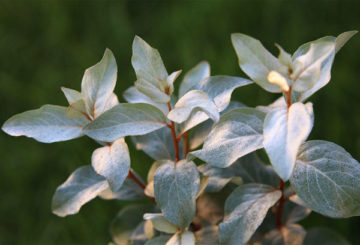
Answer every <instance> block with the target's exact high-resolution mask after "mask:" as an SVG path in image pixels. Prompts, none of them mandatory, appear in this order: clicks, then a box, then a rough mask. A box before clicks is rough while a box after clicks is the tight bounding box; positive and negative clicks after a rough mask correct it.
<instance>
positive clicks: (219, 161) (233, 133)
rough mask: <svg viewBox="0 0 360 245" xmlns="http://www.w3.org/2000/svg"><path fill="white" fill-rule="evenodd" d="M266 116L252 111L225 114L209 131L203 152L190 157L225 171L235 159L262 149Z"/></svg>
mask: <svg viewBox="0 0 360 245" xmlns="http://www.w3.org/2000/svg"><path fill="white" fill-rule="evenodd" d="M264 118H265V113H263V112H261V111H259V110H256V109H252V108H238V109H234V110H231V111H230V112H228V113H226V114H224V115H223V116H222V117H221V119H220V121H219V123H217V124H216V125H215V126H214V127H213V129H212V130H211V132H210V134H209V136H208V138H207V139H206V140H205V143H204V146H203V149H202V150H198V151H193V152H191V155H193V156H195V157H198V158H200V159H201V160H203V161H205V162H207V163H210V164H211V165H213V166H216V167H220V168H224V167H228V166H230V165H231V164H232V163H233V162H234V161H236V159H238V158H240V157H242V156H244V155H246V154H248V153H250V152H253V151H255V150H257V149H260V148H262V147H263V145H262V141H263V135H262V130H263V120H264Z"/></svg>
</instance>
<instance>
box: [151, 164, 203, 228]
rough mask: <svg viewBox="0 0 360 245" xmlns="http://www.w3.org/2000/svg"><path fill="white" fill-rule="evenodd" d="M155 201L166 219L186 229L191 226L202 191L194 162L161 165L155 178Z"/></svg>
mask: <svg viewBox="0 0 360 245" xmlns="http://www.w3.org/2000/svg"><path fill="white" fill-rule="evenodd" d="M154 190H155V199H156V202H157V204H158V206H159V207H160V208H161V210H162V213H163V214H164V216H165V218H166V219H167V220H168V221H170V222H171V223H173V224H175V225H177V226H178V227H179V228H181V229H184V228H186V227H188V226H189V225H190V223H191V222H192V220H193V218H194V216H195V209H196V204H195V200H196V196H197V194H198V192H199V190H200V176H199V172H198V170H197V168H196V165H195V164H194V163H193V162H187V161H186V160H181V161H179V162H177V163H176V166H175V164H174V163H171V162H170V163H167V164H163V165H161V166H160V167H159V168H158V169H157V170H156V172H155V176H154Z"/></svg>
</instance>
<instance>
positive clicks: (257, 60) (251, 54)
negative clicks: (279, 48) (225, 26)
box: [231, 33, 281, 93]
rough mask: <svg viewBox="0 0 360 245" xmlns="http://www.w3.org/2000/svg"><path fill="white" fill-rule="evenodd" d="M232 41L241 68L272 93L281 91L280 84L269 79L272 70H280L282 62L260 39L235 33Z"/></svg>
mask: <svg viewBox="0 0 360 245" xmlns="http://www.w3.org/2000/svg"><path fill="white" fill-rule="evenodd" d="M231 41H232V44H233V46H234V49H235V52H236V54H237V57H238V59H239V65H240V68H241V69H242V70H243V71H244V72H245V73H246V74H247V75H248V76H249V77H250V78H251V79H252V80H253V81H254V82H255V83H257V84H258V85H259V86H261V87H262V88H263V89H265V90H266V91H269V92H271V93H280V92H281V89H280V87H279V86H277V85H274V84H271V83H269V82H268V80H267V75H268V74H269V72H270V71H273V70H274V71H279V69H280V67H281V64H280V62H279V60H278V59H276V58H275V57H274V56H273V55H272V54H271V53H270V52H269V51H267V50H266V49H265V48H264V46H263V45H262V44H261V42H260V41H259V40H256V39H254V38H252V37H250V36H247V35H244V34H240V33H234V34H232V35H231Z"/></svg>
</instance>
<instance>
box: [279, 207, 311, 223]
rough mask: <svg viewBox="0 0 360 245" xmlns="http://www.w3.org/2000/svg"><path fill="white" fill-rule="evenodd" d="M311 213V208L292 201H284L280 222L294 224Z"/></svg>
mask: <svg viewBox="0 0 360 245" xmlns="http://www.w3.org/2000/svg"><path fill="white" fill-rule="evenodd" d="M310 213H311V209H309V208H307V207H304V206H301V205H298V204H295V203H294V202H285V204H284V209H283V216H282V217H283V219H282V224H294V223H297V222H299V221H301V220H303V219H305V218H306V217H307V216H309V214H310Z"/></svg>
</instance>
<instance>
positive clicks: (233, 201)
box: [2, 31, 360, 245]
mask: <svg viewBox="0 0 360 245" xmlns="http://www.w3.org/2000/svg"><path fill="white" fill-rule="evenodd" d="M355 33H356V32H355V31H350V32H345V33H343V34H341V35H339V36H338V37H324V38H320V39H318V40H315V41H312V42H309V43H306V44H304V45H302V46H300V47H299V49H298V50H296V51H295V53H294V54H293V55H290V54H288V53H287V52H286V51H284V50H283V49H282V48H281V47H280V46H279V45H277V47H278V48H279V51H280V54H279V56H278V58H276V57H275V56H273V55H272V54H271V53H270V52H269V51H267V50H266V49H265V48H264V47H263V45H262V44H261V43H260V41H258V40H256V39H254V38H252V37H249V36H247V35H244V34H233V35H232V36H231V39H232V43H233V46H234V49H235V52H236V54H237V56H238V60H239V66H240V68H241V69H242V70H243V72H245V73H246V74H247V75H248V76H249V78H250V79H251V80H249V79H245V78H240V77H233V76H226V75H217V76H211V75H210V65H209V64H208V62H205V61H203V62H201V63H199V64H198V65H197V66H195V67H194V68H193V69H191V70H190V71H189V72H187V73H186V74H185V76H184V78H183V81H182V82H181V83H180V89H179V93H178V96H177V95H176V93H175V87H174V83H175V82H176V79H177V78H178V76H179V75H180V73H181V70H180V71H175V72H172V73H170V74H169V73H168V72H167V70H166V68H165V65H164V64H163V61H162V59H161V56H160V54H159V52H158V51H157V50H156V49H154V48H152V47H151V46H150V45H149V44H147V43H146V42H145V41H144V40H142V39H141V38H140V37H137V36H136V37H135V39H134V42H133V46H132V48H133V56H132V59H131V63H132V65H133V68H134V70H135V73H136V77H137V81H136V82H135V86H133V87H130V88H129V89H128V90H126V91H125V93H124V98H125V99H126V100H127V101H128V103H119V101H118V98H117V96H116V95H115V94H114V92H113V91H114V88H115V84H116V80H117V65H116V61H115V58H114V56H113V54H112V52H111V51H110V50H108V49H106V50H105V53H104V56H103V58H102V59H101V60H100V62H99V63H97V64H95V65H94V66H92V67H90V68H88V69H87V70H86V71H85V73H84V76H83V79H82V83H81V92H78V91H75V90H72V89H68V88H62V91H63V92H64V95H65V97H66V99H67V100H68V103H69V106H68V107H61V106H54V105H45V106H43V107H41V108H40V109H37V110H31V111H27V112H24V113H21V114H18V115H15V116H13V117H11V118H10V119H8V120H7V121H6V122H5V123H4V125H3V127H2V129H3V131H5V132H6V133H8V134H10V135H13V136H20V135H24V136H27V137H31V138H34V139H36V140H37V141H40V142H44V143H52V142H59V141H65V140H70V139H74V138H78V137H81V136H84V135H87V136H89V137H90V138H92V139H94V140H95V141H96V142H98V143H99V144H100V145H101V147H100V148H98V149H95V151H94V152H93V155H92V158H91V165H87V166H82V167H80V168H78V169H77V170H75V171H74V173H73V174H72V175H71V176H70V177H69V178H68V179H67V180H66V181H65V182H64V183H63V184H62V185H60V186H59V187H58V189H57V190H56V192H55V195H54V197H53V203H52V207H53V212H54V213H55V214H57V215H59V216H67V215H71V214H75V213H77V212H79V210H80V208H81V207H82V206H83V205H84V204H86V203H87V202H89V201H90V200H92V199H94V198H96V197H101V198H103V199H118V200H136V199H141V198H148V199H150V200H151V201H152V204H151V205H149V206H141V207H140V206H138V205H129V206H128V207H126V208H124V209H123V210H122V211H121V212H120V213H119V214H118V216H117V217H116V218H115V220H114V222H113V225H112V229H111V231H112V235H113V242H114V243H116V244H145V245H146V244H147V245H149V244H166V245H181V244H182V245H184V244H186V245H191V244H195V243H196V244H210V245H211V244H219V243H220V244H234V245H235V244H247V243H248V242H249V243H250V244H259V243H261V244H289V245H293V244H294V245H295V244H315V241H317V240H319V239H321V238H319V237H321V236H323V234H322V232H321V231H320V232H319V230H316V229H315V230H313V231H310V232H309V233H306V231H305V229H304V228H303V227H301V226H300V225H298V224H295V222H298V221H300V220H302V219H304V218H305V217H306V216H307V215H309V213H310V210H312V211H315V212H318V213H320V214H323V215H326V216H329V217H335V218H347V217H352V216H359V215H360V209H359V207H360V191H359V190H360V165H359V163H358V162H357V161H356V160H355V159H354V158H352V157H351V155H350V154H349V153H347V152H346V151H345V150H344V149H343V148H342V147H340V146H338V145H336V144H334V143H331V142H327V141H321V140H312V141H306V139H307V138H308V136H309V134H310V132H311V130H312V127H313V123H314V112H313V107H312V103H310V102H307V103H305V101H306V100H307V99H308V98H309V97H310V96H311V95H312V94H314V93H315V92H316V91H318V90H319V89H320V88H322V87H323V86H325V85H326V84H327V83H328V82H329V81H330V72H331V67H332V64H333V60H334V57H335V54H336V53H337V52H338V51H339V49H340V48H341V47H342V46H343V45H344V44H345V43H346V42H347V41H348V40H349V39H350V38H351V37H352V36H353V35H354V34H355ZM252 83H256V84H258V85H259V86H260V87H262V88H263V89H265V90H266V91H268V92H271V93H281V94H282V96H281V97H280V98H279V99H278V100H277V101H275V102H274V103H273V104H271V105H269V106H258V107H257V108H249V107H246V106H245V105H243V104H241V103H236V102H235V101H231V94H232V92H233V91H234V90H235V89H236V88H239V87H243V86H246V85H249V84H252ZM126 136H131V137H132V140H133V142H134V143H135V145H136V146H137V148H138V149H139V150H143V151H144V152H145V153H147V154H148V155H149V156H150V157H151V158H153V159H154V161H155V162H154V163H153V166H152V167H151V169H150V170H149V172H148V178H147V182H146V183H145V182H144V181H143V180H142V179H141V178H140V177H139V176H138V174H136V172H135V171H134V170H133V169H132V168H131V166H130V162H131V161H130V154H129V150H128V146H127V143H126V142H125V137H126ZM201 145H202V147H201V149H197V148H199V146H201ZM261 149H264V150H265V152H266V153H267V156H268V158H269V162H270V164H269V165H266V164H264V163H263V162H262V160H261V159H260V158H259V157H258V156H257V153H258V151H260V150H261ZM201 160H202V161H201ZM287 181H289V182H287ZM229 191H231V194H230V195H229V196H228V197H227V198H226V201H225V203H224V200H223V197H224V196H225V195H227V194H228V192H229ZM214 193H218V194H214ZM219 193H220V195H219ZM222 206H224V207H222ZM222 209H224V211H223V212H222V211H221V210H222ZM219 210H220V211H219ZM128 217H136V220H137V222H135V223H132V224H131V225H128V226H126V225H124V224H123V222H124V220H126V219H127V218H128ZM142 218H143V219H142ZM334 239H337V240H338V241H339V242H342V243H344V244H346V241H345V240H344V239H342V238H341V237H340V236H338V235H334Z"/></svg>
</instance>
